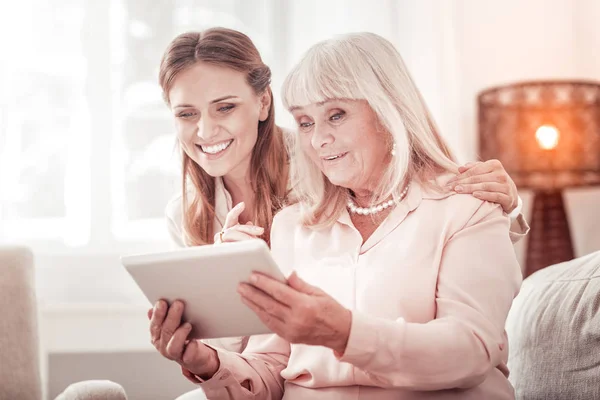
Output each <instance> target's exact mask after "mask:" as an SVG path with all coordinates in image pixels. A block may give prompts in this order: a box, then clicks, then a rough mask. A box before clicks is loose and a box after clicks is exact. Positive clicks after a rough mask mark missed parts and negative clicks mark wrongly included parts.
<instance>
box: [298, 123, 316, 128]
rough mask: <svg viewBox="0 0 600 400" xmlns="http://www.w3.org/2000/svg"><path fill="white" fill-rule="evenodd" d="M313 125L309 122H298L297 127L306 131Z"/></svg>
mask: <svg viewBox="0 0 600 400" xmlns="http://www.w3.org/2000/svg"><path fill="white" fill-rule="evenodd" d="M313 125H314V123H313V122H310V121H300V122H298V126H299V127H300V128H302V129H308V128H310V127H311V126H313Z"/></svg>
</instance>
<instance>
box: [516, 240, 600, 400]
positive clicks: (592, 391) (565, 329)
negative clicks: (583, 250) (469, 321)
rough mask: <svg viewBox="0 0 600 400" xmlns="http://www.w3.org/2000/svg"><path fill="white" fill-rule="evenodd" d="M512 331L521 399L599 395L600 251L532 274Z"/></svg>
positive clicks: (583, 399)
mask: <svg viewBox="0 0 600 400" xmlns="http://www.w3.org/2000/svg"><path fill="white" fill-rule="evenodd" d="M507 332H508V337H509V361H508V367H509V369H510V371H511V373H510V376H509V379H510V380H511V382H512V384H513V386H514V387H515V391H516V398H517V399H519V400H538V399H539V400H542V399H543V400H554V399H557V400H560V399H565V400H592V399H600V251H597V252H595V253H592V254H589V255H587V256H584V257H580V258H577V259H574V260H572V261H569V262H565V263H561V264H557V265H553V266H550V267H547V268H545V269H543V270H540V271H538V272H536V273H535V274H533V275H531V276H530V277H528V278H527V279H526V280H525V281H524V282H523V286H522V288H521V292H520V294H519V296H518V297H517V298H516V299H515V302H514V303H513V307H512V309H511V311H510V313H509V316H508V320H507Z"/></svg>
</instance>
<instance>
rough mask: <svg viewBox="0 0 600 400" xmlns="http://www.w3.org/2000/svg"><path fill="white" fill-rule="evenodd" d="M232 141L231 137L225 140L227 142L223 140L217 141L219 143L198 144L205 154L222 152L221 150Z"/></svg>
mask: <svg viewBox="0 0 600 400" xmlns="http://www.w3.org/2000/svg"><path fill="white" fill-rule="evenodd" d="M232 142H233V139H231V140H229V141H227V142H223V143H219V144H215V145H212V146H200V147H201V148H202V151H203V152H205V153H207V154H217V153H220V152H222V151H223V150H225V149H226V148H228V147H229V145H230V144H231V143H232Z"/></svg>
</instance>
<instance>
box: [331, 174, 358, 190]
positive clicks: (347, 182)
mask: <svg viewBox="0 0 600 400" xmlns="http://www.w3.org/2000/svg"><path fill="white" fill-rule="evenodd" d="M325 176H326V177H327V179H329V182H331V183H332V184H334V185H335V186H340V187H343V188H346V189H351V190H357V189H361V188H362V185H360V183H359V179H357V177H356V176H355V175H354V174H352V173H349V171H335V172H330V173H325Z"/></svg>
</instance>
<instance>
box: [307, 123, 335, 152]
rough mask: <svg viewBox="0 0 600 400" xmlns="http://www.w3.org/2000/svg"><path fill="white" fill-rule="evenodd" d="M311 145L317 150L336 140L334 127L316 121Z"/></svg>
mask: <svg viewBox="0 0 600 400" xmlns="http://www.w3.org/2000/svg"><path fill="white" fill-rule="evenodd" d="M310 140H311V145H312V147H313V148H314V149H315V150H319V149H321V148H323V147H325V146H327V145H328V144H331V143H333V142H334V141H335V138H334V136H333V133H332V128H331V127H330V126H328V125H327V124H318V123H315V127H314V130H313V134H312V137H311V139H310Z"/></svg>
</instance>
